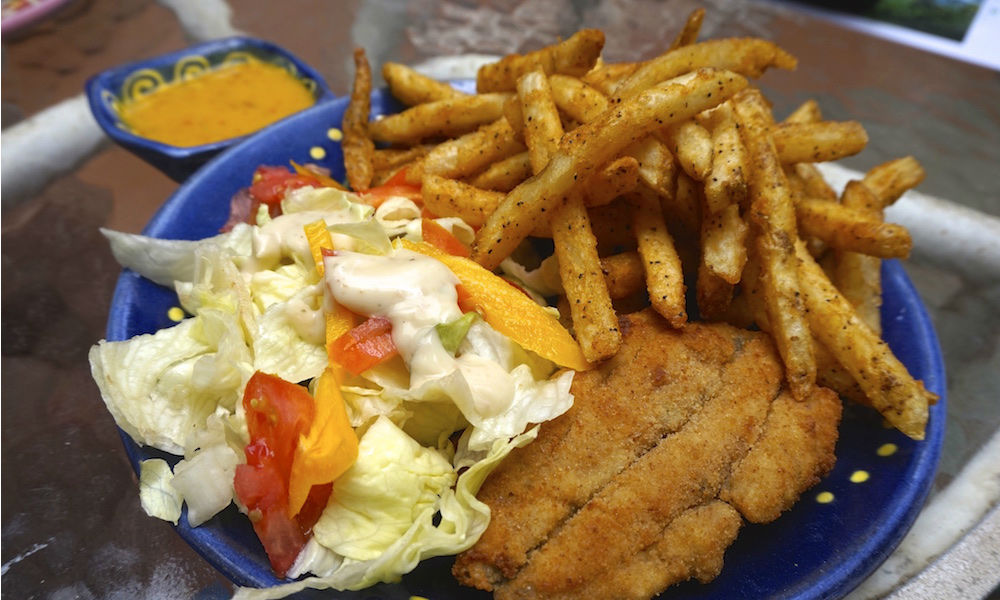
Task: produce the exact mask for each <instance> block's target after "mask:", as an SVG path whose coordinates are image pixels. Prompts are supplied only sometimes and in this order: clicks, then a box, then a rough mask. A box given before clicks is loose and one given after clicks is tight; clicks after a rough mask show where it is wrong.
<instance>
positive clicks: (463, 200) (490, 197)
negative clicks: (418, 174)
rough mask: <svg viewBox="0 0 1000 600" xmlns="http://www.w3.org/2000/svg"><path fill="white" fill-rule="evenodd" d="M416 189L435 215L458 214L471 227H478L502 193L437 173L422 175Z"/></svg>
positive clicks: (495, 205) (498, 201) (456, 215)
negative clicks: (419, 184) (418, 189)
mask: <svg viewBox="0 0 1000 600" xmlns="http://www.w3.org/2000/svg"><path fill="white" fill-rule="evenodd" d="M420 193H421V196H422V197H423V199H424V206H425V207H427V210H429V211H431V212H432V213H434V214H435V215H437V216H439V217H461V219H462V220H463V221H465V222H466V223H468V224H469V225H470V226H472V227H481V226H482V225H483V223H485V222H486V219H487V218H488V217H489V216H490V214H491V213H493V211H494V210H496V207H497V205H499V204H500V202H501V201H503V197H504V194H503V193H502V192H493V191H490V190H483V189H480V188H478V187H475V186H472V185H469V184H467V183H463V182H461V181H456V180H454V179H446V178H444V177H439V176H437V175H424V183H423V186H422V187H421V190H420Z"/></svg>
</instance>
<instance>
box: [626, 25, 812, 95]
mask: <svg viewBox="0 0 1000 600" xmlns="http://www.w3.org/2000/svg"><path fill="white" fill-rule="evenodd" d="M795 64H796V60H795V57H793V56H792V55H791V54H788V53H787V52H785V51H784V50H782V49H781V48H779V47H778V46H777V45H776V44H774V43H772V42H769V41H767V40H762V39H757V38H730V39H722V40H710V41H706V42H699V43H697V44H691V45H690V46H682V47H680V48H677V49H676V50H670V51H668V52H666V53H665V54H661V55H660V56H658V57H656V58H654V59H652V60H649V61H646V62H645V63H643V64H642V66H641V67H639V68H638V69H636V71H635V72H634V73H632V75H630V76H629V77H628V79H626V80H624V81H622V82H621V84H619V85H618V87H617V88H615V91H614V94H613V97H614V101H615V102H621V101H622V100H625V99H628V98H631V97H633V96H635V95H636V94H638V93H639V92H641V91H642V90H644V89H647V88H649V87H651V86H653V85H656V84H657V83H659V82H661V81H664V80H667V79H670V78H672V77H677V76H678V75H681V74H682V73H688V72H690V71H693V70H695V69H698V68H702V67H712V68H716V69H725V70H728V71H733V72H735V73H739V74H740V75H743V76H745V77H760V76H761V75H762V74H763V73H764V71H765V70H766V69H767V68H768V67H778V68H780V69H789V70H791V69H794V68H795Z"/></svg>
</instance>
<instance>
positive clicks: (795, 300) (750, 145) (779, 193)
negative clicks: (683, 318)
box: [733, 89, 816, 400]
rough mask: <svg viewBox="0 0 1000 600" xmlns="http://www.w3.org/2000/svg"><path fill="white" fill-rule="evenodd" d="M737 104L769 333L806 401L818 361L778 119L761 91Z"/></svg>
mask: <svg viewBox="0 0 1000 600" xmlns="http://www.w3.org/2000/svg"><path fill="white" fill-rule="evenodd" d="M733 106H734V108H735V109H736V117H737V122H738V123H739V124H740V136H741V137H742V138H743V142H744V144H745V145H746V148H747V152H748V155H749V156H750V160H751V164H752V171H751V177H750V203H751V208H750V215H751V219H752V221H753V224H754V226H755V227H756V228H757V230H758V233H757V235H756V239H755V244H756V251H757V253H758V256H759V259H760V284H761V287H762V291H763V296H764V302H765V305H766V313H767V319H768V325H769V333H771V335H772V337H773V338H774V341H775V345H776V346H777V348H778V352H779V354H781V357H782V360H783V361H784V363H785V371H786V376H787V377H788V383H789V388H790V389H791V391H792V394H793V395H794V396H795V397H796V398H797V399H799V400H803V399H805V398H807V397H808V396H809V394H811V393H812V390H813V387H814V385H815V381H816V362H815V358H814V357H813V349H812V336H811V335H810V333H809V324H808V322H807V321H806V315H805V307H804V306H803V304H802V298H801V297H800V294H799V291H798V287H799V284H798V275H797V272H796V265H795V255H794V253H795V247H794V244H795V240H796V239H797V236H798V233H797V228H796V223H795V208H794V206H793V205H792V199H791V196H790V194H789V190H788V183H787V181H786V180H785V174H784V171H782V169H781V164H780V163H779V162H778V155H777V152H776V151H775V149H774V142H773V140H772V139H771V137H770V135H769V133H770V130H771V126H772V125H773V117H772V116H771V111H770V108H769V107H768V105H767V101H766V100H765V99H764V97H763V95H761V93H760V91H759V90H756V89H748V90H746V91H744V92H741V93H739V94H737V95H736V96H735V97H734V98H733ZM760 325H761V326H762V327H763V324H760Z"/></svg>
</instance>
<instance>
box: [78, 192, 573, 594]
mask: <svg viewBox="0 0 1000 600" xmlns="http://www.w3.org/2000/svg"><path fill="white" fill-rule="evenodd" d="M354 199H355V197H354V196H353V195H351V194H349V193H346V192H343V191H340V190H334V189H330V188H323V189H314V188H309V187H306V188H301V189H297V190H294V191H292V192H290V193H289V194H288V196H287V197H286V198H285V199H284V201H283V203H282V209H283V214H282V215H280V216H278V217H274V218H270V217H267V218H264V217H262V218H260V219H259V220H258V224H257V225H255V226H251V225H238V226H236V227H235V228H233V230H232V231H230V232H228V233H225V234H221V235H218V236H214V237H212V238H208V239H206V240H200V241H177V240H155V239H152V238H146V237H143V236H134V235H130V234H121V233H117V232H110V231H106V232H105V235H106V236H107V237H108V239H109V240H110V242H111V245H112V248H113V250H114V253H115V256H116V257H118V258H119V260H120V261H121V262H122V264H123V265H125V266H128V267H129V268H132V269H134V270H135V271H137V272H138V273H140V274H141V275H143V276H146V277H148V278H150V279H152V280H153V281H156V282H157V283H160V284H163V285H172V286H173V287H174V289H175V290H176V292H177V295H178V301H179V302H180V304H181V306H182V307H183V308H184V309H185V310H186V311H187V312H188V313H189V314H191V315H193V316H192V317H190V318H188V319H185V320H184V321H182V322H181V323H179V324H178V325H176V326H173V327H170V328H168V329H163V330H161V331H158V332H156V333H154V334H148V335H141V336H137V337H135V338H132V339H131V340H127V341H122V342H108V341H103V340H102V341H101V342H99V343H98V344H97V345H95V346H94V347H93V348H92V349H91V351H90V361H91V370H92V373H93V376H94V379H95V381H96V382H97V384H98V386H99V388H100V390H101V394H102V397H103V398H104V401H105V403H106V404H107V406H108V409H109V411H110V412H111V414H112V415H113V416H114V418H115V421H116V423H117V424H118V425H119V427H121V429H122V430H124V431H125V432H126V433H128V434H129V435H130V436H131V437H132V438H133V439H134V440H135V441H136V442H137V443H139V444H142V445H146V446H152V447H155V448H159V449H161V450H164V451H166V452H169V453H171V454H175V455H177V456H179V457H180V456H183V458H182V459H181V460H180V461H179V462H177V464H176V465H175V466H174V468H173V469H172V470H171V468H170V466H169V465H168V464H167V463H166V462H164V461H146V462H145V463H143V468H142V478H141V495H142V499H143V506H144V508H146V510H147V512H149V513H150V514H151V515H153V516H157V517H159V518H165V519H167V520H171V521H173V522H175V523H176V521H177V519H178V518H179V516H180V511H181V506H182V503H184V504H186V506H187V517H188V521H189V522H190V523H191V524H192V525H194V526H197V525H198V524H200V523H204V522H205V521H206V520H208V519H210V518H212V517H213V516H214V515H216V514H217V513H218V512H219V511H221V510H223V509H224V508H226V507H227V506H228V505H229V504H230V503H231V502H232V501H233V500H234V491H233V476H234V473H235V470H236V467H237V465H238V464H240V463H241V462H242V461H243V449H244V447H245V446H246V444H247V443H248V442H249V434H248V432H247V428H246V419H245V414H244V410H243V404H242V402H241V399H242V394H243V389H244V387H245V386H246V382H247V381H248V379H249V378H250V377H251V376H252V375H253V373H254V372H255V371H258V370H259V371H264V372H267V373H271V374H275V375H278V376H279V377H281V378H283V379H285V380H288V381H292V382H305V381H309V380H315V378H317V377H318V376H319V375H320V374H321V373H322V371H323V370H324V369H325V368H326V366H327V364H328V361H329V358H328V356H327V352H326V348H325V335H326V333H325V316H324V308H325V307H328V306H329V302H330V301H331V300H336V301H338V302H341V304H343V305H345V306H349V307H351V308H355V309H357V306H360V305H365V303H364V302H362V301H361V300H359V298H360V296H354V297H353V298H354V301H355V302H356V306H352V305H351V304H350V303H349V302H347V301H346V300H343V299H341V298H335V294H336V293H335V291H334V290H335V289H342V290H343V292H344V293H348V292H350V293H351V294H361V293H364V292H365V291H368V292H372V291H373V288H372V287H371V286H370V284H371V283H373V282H376V281H375V280H373V279H367V280H366V279H364V277H371V274H372V273H373V272H376V271H378V269H383V268H384V269H387V270H386V271H384V272H391V269H389V267H388V266H387V265H389V264H390V263H392V261H396V263H395V264H396V267H395V268H398V269H401V270H397V271H396V273H398V274H400V275H402V274H406V276H405V277H402V276H398V277H396V279H398V280H404V279H405V281H404V282H403V283H399V281H396V282H394V283H392V284H390V285H388V286H387V287H386V288H385V289H383V290H382V292H380V293H383V294H384V295H383V299H384V300H385V302H386V303H387V304H385V306H383V308H385V310H387V311H388V310H390V309H391V306H390V305H392V304H393V303H396V302H403V301H404V300H405V301H406V302H409V303H410V304H409V305H407V306H406V307H404V309H401V310H400V311H397V313H393V314H395V315H396V316H394V317H393V318H396V319H397V320H399V319H402V321H400V322H399V323H397V324H394V331H393V336H394V338H397V333H399V334H400V335H403V332H402V330H407V331H408V333H406V335H409V337H408V338H403V337H398V338H397V345H399V343H400V342H402V343H404V345H405V348H403V347H401V348H400V350H401V352H400V356H398V357H396V358H395V359H393V360H390V361H387V362H384V363H382V364H380V365H378V366H376V367H374V368H372V369H369V370H368V371H365V372H364V373H362V374H361V375H360V376H355V377H352V378H351V379H349V380H348V381H347V382H345V385H343V387H342V389H341V392H342V395H343V397H344V400H345V404H346V408H347V413H348V418H349V420H350V423H351V425H352V427H354V428H355V431H356V433H357V434H358V436H359V438H360V447H359V456H358V458H357V461H356V462H355V463H354V465H353V466H352V467H351V468H350V469H349V470H348V471H347V472H346V473H344V474H343V475H342V476H340V477H339V478H338V479H337V480H336V482H335V485H334V491H333V493H332V495H331V499H330V501H329V503H328V505H327V507H326V509H325V510H324V512H323V514H322V516H321V518H320V519H319V521H318V522H317V523H316V524H315V526H314V527H313V536H312V538H311V540H310V541H309V542H308V544H307V546H306V547H305V549H304V550H303V551H302V553H301V554H300V556H299V558H298V560H297V561H296V565H295V567H294V568H293V571H292V573H291V575H292V576H293V577H302V579H300V580H299V581H296V582H293V583H290V584H288V585H284V586H279V587H276V588H271V589H266V590H240V591H239V592H238V593H237V596H236V597H238V598H277V597H282V596H284V595H287V594H289V593H292V592H294V591H297V590H299V589H303V588H336V589H360V588H364V587H367V586H370V585H373V584H375V583H377V582H392V581H397V580H398V579H399V578H400V577H401V576H402V575H403V574H405V573H407V572H409V571H411V570H412V569H413V568H415V567H416V565H417V564H418V563H419V561H420V560H423V559H425V558H428V557H431V556H438V555H444V554H455V553H458V552H461V551H463V550H465V549H467V548H469V547H470V546H471V545H472V544H473V543H475V541H476V540H477V539H478V537H479V536H480V534H481V533H482V532H483V530H484V529H485V528H486V526H487V524H488V523H489V509H488V507H486V506H485V505H484V504H482V503H481V502H479V501H478V500H477V499H476V497H475V494H476V492H477V491H478V490H479V487H480V486H481V485H482V483H483V481H484V480H485V478H486V476H487V475H488V474H489V473H490V472H491V471H492V470H493V469H494V468H495V467H496V465H497V464H498V463H499V462H500V461H501V460H502V459H503V458H504V457H505V456H506V455H507V454H508V453H509V452H510V451H511V450H512V449H513V448H515V447H518V446H523V445H524V444H527V443H529V442H530V441H531V440H533V439H534V437H535V435H536V433H537V427H532V425H534V424H538V423H542V422H544V421H547V420H550V419H553V418H555V417H557V416H559V415H560V414H562V413H563V412H565V411H566V410H567V409H568V408H569V407H570V405H571V404H572V395H571V394H570V391H569V390H570V383H571V381H572V376H573V374H572V372H569V371H567V372H563V373H556V374H553V373H554V371H555V365H554V364H553V363H551V362H549V361H547V360H544V359H542V358H540V357H538V356H537V355H535V354H532V353H530V352H526V351H525V350H523V349H522V348H520V347H519V346H518V345H517V344H515V343H513V342H511V341H510V340H509V339H508V338H506V337H505V336H503V335H501V334H499V333H498V332H496V331H495V330H494V329H493V328H492V327H490V326H489V324H487V323H486V322H485V321H483V320H482V319H473V318H464V319H462V320H460V321H456V318H460V315H461V311H460V309H458V307H457V296H456V293H455V290H454V284H455V281H456V279H455V277H454V275H453V274H451V273H450V272H447V269H446V268H445V272H444V273H443V274H441V273H437V272H436V271H435V269H437V270H440V269H441V268H444V267H443V265H442V264H441V263H440V262H438V261H434V259H430V258H426V257H422V256H419V255H415V254H413V255H412V256H411V255H410V254H412V253H409V254H407V253H406V251H399V250H394V249H393V247H392V245H391V244H390V242H389V239H390V236H398V235H405V236H407V237H410V238H413V239H418V240H419V239H420V237H421V215H420V212H421V211H420V208H419V207H418V206H417V205H416V204H414V203H413V202H412V201H410V200H407V199H405V198H394V199H390V200H388V201H386V202H385V203H383V204H382V205H381V206H380V207H379V209H378V210H374V209H372V208H371V207H370V206H367V205H364V204H361V203H358V202H355V201H354ZM320 219H322V220H323V221H324V222H325V223H326V225H327V228H328V230H329V231H330V232H331V237H332V239H333V243H334V246H335V248H336V249H337V250H338V256H340V257H341V259H339V260H347V259H348V258H347V256H348V255H351V254H352V253H361V254H354V255H355V256H365V257H366V258H365V259H364V261H365V262H364V265H365V268H361V269H358V270H357V273H359V275H358V277H359V279H357V281H355V282H353V283H351V282H341V283H343V285H342V286H340V288H338V287H337V285H334V284H332V283H331V280H330V277H332V276H331V272H336V271H337V269H334V268H331V265H335V263H336V260H334V261H333V262H331V259H330V258H328V259H326V263H325V266H326V276H325V277H324V278H323V279H319V278H318V275H317V273H316V268H315V265H314V264H313V260H314V259H313V255H312V252H311V249H310V247H309V241H308V239H307V238H306V236H305V233H304V231H303V226H304V225H306V224H308V223H313V222H315V221H317V220H320ZM437 222H438V223H440V224H441V225H442V226H443V227H445V228H446V229H447V230H448V231H450V232H452V233H453V234H454V235H455V236H456V237H457V238H458V239H459V240H461V241H464V242H469V241H471V239H472V237H473V231H472V229H471V228H469V227H468V225H466V224H465V223H464V222H462V221H461V220H460V219H454V218H448V219H438V220H437ZM356 260H360V259H356ZM399 261H409V262H408V263H407V265H409V264H412V265H414V266H412V267H411V266H407V265H404V266H402V267H400V266H399ZM419 261H431V262H432V263H433V264H427V263H422V262H420V263H419V265H423V266H419V265H418V262H419ZM359 264H360V263H359ZM432 267H433V268H432ZM417 268H422V269H424V270H423V271H420V272H419V273H414V272H413V269H417ZM380 272H382V271H380ZM432 272H433V273H432ZM362 275H364V277H362ZM425 275H428V276H430V275H433V276H431V277H430V279H433V282H431V283H428V281H429V280H428V277H427V276H425ZM407 277H413V279H412V280H411V279H407ZM376 283H377V282H376ZM392 285H398V287H399V289H398V290H394V289H393V288H392ZM352 286H353V287H352ZM397 292H398V293H397ZM376 304H377V303H376ZM366 306H367V305H366ZM379 310H381V309H379ZM360 312H361V313H364V314H365V315H366V316H373V314H374V313H371V314H369V313H368V312H365V311H360ZM379 314H383V313H379ZM385 314H387V313H385ZM399 315H403V316H399ZM448 323H451V325H450V326H449V325H447V324H448ZM455 323H459V325H460V326H461V327H458V326H457V325H455ZM397 325H398V326H399V329H400V331H399V332H397V331H396V329H395V327H396V326H397ZM439 326H440V327H439ZM449 327H450V329H449ZM441 332H444V333H445V335H444V337H446V338H447V341H448V344H447V348H446V347H445V346H444V345H442V341H441V335H440V334H441ZM456 432H462V434H461V437H460V438H459V441H458V444H457V447H456V446H455V444H454V443H453V440H454V438H453V437H452V436H454V435H455V434H456ZM161 463H162V464H161ZM309 574H312V575H313V576H308V575H309Z"/></svg>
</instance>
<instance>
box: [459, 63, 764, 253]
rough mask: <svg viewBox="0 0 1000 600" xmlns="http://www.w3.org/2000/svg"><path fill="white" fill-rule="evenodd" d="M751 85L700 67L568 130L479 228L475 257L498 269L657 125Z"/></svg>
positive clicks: (725, 97) (689, 114)
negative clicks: (538, 225)
mask: <svg viewBox="0 0 1000 600" xmlns="http://www.w3.org/2000/svg"><path fill="white" fill-rule="evenodd" d="M746 85H747V82H746V79H744V78H743V77H741V76H739V75H737V74H735V73H731V72H728V71H719V70H715V69H699V70H698V71H697V72H695V73H692V74H690V75H686V76H684V77H681V78H678V79H676V80H671V81H667V82H664V83H663V84H661V85H658V86H655V87H653V88H651V89H649V90H647V91H645V92H642V93H641V94H640V95H638V96H637V97H636V98H635V99H633V100H630V101H627V102H623V103H622V104H621V105H619V106H618V107H616V108H615V109H614V110H608V111H606V112H605V113H604V115H602V116H601V118H599V119H597V120H595V121H592V122H591V123H588V124H586V125H582V126H580V127H578V128H577V129H575V130H573V131H571V132H569V133H567V134H566V135H565V136H564V141H563V144H562V147H561V149H560V150H559V152H557V153H556V154H555V155H554V156H553V157H552V159H551V160H550V161H549V164H548V166H547V167H546V168H545V170H544V171H542V172H541V173H539V174H538V175H536V176H534V177H532V178H531V179H528V180H527V181H525V182H524V183H522V184H521V185H519V186H517V187H516V188H514V189H513V190H511V192H510V193H509V194H508V195H507V197H506V198H505V199H504V201H503V203H501V205H500V206H499V207H498V208H497V210H496V211H495V212H494V213H493V214H492V215H491V216H490V218H489V220H488V221H487V222H486V224H485V225H484V226H483V227H482V229H480V230H479V232H478V233H477V235H476V242H475V246H474V248H473V253H472V257H473V260H476V261H477V262H479V263H480V264H482V265H483V266H485V267H486V268H495V267H496V266H497V265H498V264H500V262H501V261H503V259H504V258H506V257H507V256H509V255H510V252H511V251H512V250H513V249H514V248H515V247H516V246H517V245H518V244H520V243H521V241H522V240H523V239H524V238H525V237H526V236H527V234H528V232H529V231H530V228H531V226H532V225H531V224H532V223H533V222H534V221H536V220H537V218H538V216H539V215H540V214H542V213H543V212H545V211H547V210H551V209H552V208H554V207H555V206H556V205H557V204H558V203H559V202H560V201H561V200H562V198H564V197H566V196H567V194H568V193H569V192H571V191H572V190H573V189H574V188H575V187H576V186H577V185H578V184H579V183H580V182H582V181H583V180H584V179H585V178H586V177H587V176H588V175H589V174H591V173H593V172H594V171H595V170H596V169H597V168H598V167H599V166H600V165H601V164H604V163H606V162H607V161H608V160H609V159H610V158H611V157H613V156H615V155H616V154H617V153H618V152H620V151H621V150H623V149H624V148H625V147H626V146H627V145H628V144H629V143H631V142H633V141H635V140H636V139H638V138H639V137H641V136H642V135H643V134H644V133H645V132H646V131H648V130H649V129H650V127H651V126H653V124H657V125H659V124H661V123H662V124H663V125H668V124H670V123H671V122H676V121H680V120H683V119H686V118H690V117H691V116H693V115H695V114H697V113H699V112H701V111H703V110H705V109H708V108H712V107H714V106H716V105H717V104H719V103H720V102H724V101H725V100H726V99H727V98H728V97H730V96H731V95H732V94H734V93H735V92H736V91H738V90H740V89H743V88H744V87H746ZM671 115H673V116H671Z"/></svg>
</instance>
